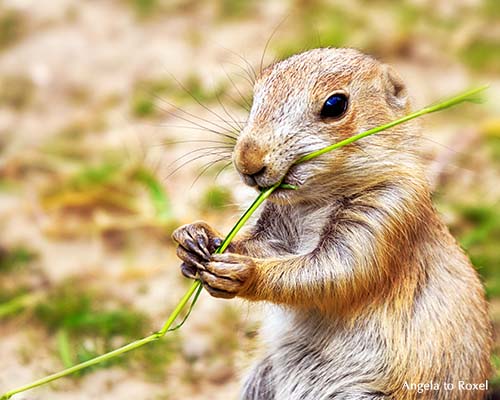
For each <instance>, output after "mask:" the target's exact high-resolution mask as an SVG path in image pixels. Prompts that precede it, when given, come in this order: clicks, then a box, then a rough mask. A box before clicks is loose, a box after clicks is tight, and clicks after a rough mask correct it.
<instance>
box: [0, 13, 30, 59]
mask: <svg viewBox="0 0 500 400" xmlns="http://www.w3.org/2000/svg"><path fill="white" fill-rule="evenodd" d="M26 30H27V23H26V17H25V16H24V15H23V14H22V13H21V12H19V11H17V10H13V9H8V8H4V7H1V3H0V50H3V49H5V48H7V47H9V46H12V45H13V44H15V43H17V42H18V41H19V40H21V39H22V38H23V37H24V35H25V34H26Z"/></svg>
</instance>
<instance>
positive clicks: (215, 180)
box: [214, 161, 233, 182]
mask: <svg viewBox="0 0 500 400" xmlns="http://www.w3.org/2000/svg"><path fill="white" fill-rule="evenodd" d="M232 163H233V162H232V161H229V162H228V163H227V164H225V165H224V166H223V167H222V168H221V169H220V170H219V172H217V174H216V175H215V178H214V182H217V178H218V177H219V175H220V174H221V172H222V171H224V170H225V169H226V168H227V167H229V166H230V165H231V164H232Z"/></svg>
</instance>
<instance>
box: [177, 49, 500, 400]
mask: <svg viewBox="0 0 500 400" xmlns="http://www.w3.org/2000/svg"><path fill="white" fill-rule="evenodd" d="M336 92H342V93H345V94H346V95H348V97H349V107H348V109H347V112H346V113H345V115H343V116H342V117H341V118H338V119H334V120H325V119H322V118H320V116H319V113H320V111H321V107H322V105H323V103H324V102H325V100H326V98H328V97H329V96H330V95H331V94H332V93H336ZM409 109H410V105H409V101H408V97H407V93H406V89H405V86H404V83H403V82H402V80H401V78H400V77H399V76H398V75H397V73H395V72H394V70H393V69H392V68H391V67H388V66H386V65H382V64H380V63H379V62H378V61H376V60H374V59H373V58H371V57H369V56H366V55H363V54H361V53H359V52H357V51H355V50H351V49H316V50H311V51H309V52H305V53H302V54H298V55H296V56H293V57H291V58H290V59H288V60H285V61H282V62H279V63H276V64H274V65H272V66H270V67H268V68H267V69H266V70H265V71H264V72H263V73H262V75H261V77H260V78H259V79H258V81H257V82H256V85H255V88H254V104H253V106H252V109H251V112H250V116H249V119H248V122H247V124H246V126H245V128H244V129H243V131H242V132H241V135H240V137H239V138H238V142H237V144H236V147H235V150H234V160H235V166H236V168H237V169H238V170H239V171H240V173H241V174H242V176H243V178H244V179H245V181H246V182H247V183H249V184H251V185H257V186H260V187H267V186H270V185H272V184H274V183H275V182H277V181H279V180H280V179H282V178H284V182H287V183H292V184H296V185H298V186H299V189H298V190H297V191H291V190H286V189H278V190H277V191H276V192H275V193H274V194H273V195H272V196H271V197H270V202H268V203H267V204H266V205H265V206H264V209H263V210H262V212H261V214H260V218H259V219H258V221H257V222H256V223H255V225H254V226H253V228H252V229H250V230H249V231H248V232H247V233H246V234H245V235H242V236H241V237H240V238H239V240H238V241H237V242H235V243H234V244H233V246H232V247H231V248H230V249H229V252H228V253H227V254H222V255H215V254H212V253H213V251H214V249H215V247H216V245H217V243H218V242H219V241H220V239H219V238H220V235H219V234H218V233H217V232H215V231H214V230H213V229H212V228H210V227H208V226H207V225H206V224H202V223H197V224H192V225H188V226H184V227H181V228H179V229H178V230H177V231H176V232H175V233H174V239H175V240H176V241H177V242H178V243H179V244H180V246H179V251H178V254H179V256H180V257H181V259H182V260H183V261H184V264H183V271H184V273H185V275H187V276H190V277H198V278H200V279H201V280H202V281H203V283H204V286H205V287H206V288H207V290H208V291H209V292H210V293H211V294H212V295H214V296H217V297H225V298H230V297H234V296H240V297H243V298H245V299H248V300H252V301H266V302H269V303H271V304H275V305H277V308H276V307H274V309H275V310H276V311H275V312H274V313H275V314H272V313H271V315H274V319H275V321H274V322H273V321H272V319H273V318H270V319H271V322H270V324H271V326H274V328H271V330H273V329H274V332H273V333H272V334H270V335H269V336H270V337H269V343H268V348H269V352H268V357H266V358H265V359H264V360H263V361H262V362H261V363H260V364H259V366H258V367H256V369H255V370H254V373H253V374H252V375H251V377H250V378H249V380H248V381H247V384H246V385H245V389H244V393H243V398H245V399H264V400H265V399H276V400H279V399H285V398H287V399H410V400H411V399H417V398H418V399H481V398H483V396H484V394H485V392H484V391H478V390H475V391H458V389H455V390H453V391H445V390H444V389H441V390H438V391H424V392H423V393H421V394H419V393H417V391H414V390H408V389H407V388H405V382H406V383H408V384H411V383H415V384H417V383H426V382H430V381H433V382H437V383H439V384H440V385H442V384H443V383H444V382H448V383H454V384H455V386H456V387H457V386H458V381H460V380H462V381H465V382H471V383H481V382H484V381H485V380H486V379H487V378H488V376H489V374H490V364H489V354H490V347H491V329H490V323H489V320H488V315H487V307H486V302H485V299H484V293H483V288H482V285H481V283H480V281H479V279H478V276H477V274H476V272H475V270H474V269H473V267H472V266H471V264H470V262H469V260H468V259H467V257H466V256H465V255H464V253H463V252H462V251H461V250H460V248H459V246H458V245H457V243H456V242H455V240H454V239H453V238H452V237H451V235H450V233H449V232H448V230H447V228H446V227H445V226H444V224H443V223H442V222H441V220H440V219H439V217H438V215H437V213H436V211H435V210H434V208H433V206H432V204H431V198H430V193H429V187H428V184H427V181H426V179H425V174H424V169H423V166H422V165H421V163H420V161H419V157H418V156H417V155H416V153H417V151H418V147H417V143H418V140H417V139H415V138H416V135H415V134H414V131H415V127H414V126H412V125H410V124H407V125H403V126H398V127H395V128H392V129H391V130H389V131H385V132H382V133H380V134H377V135H374V136H372V137H367V138H365V139H362V140H361V141H359V142H356V143H355V144H352V145H349V146H346V147H344V148H341V149H339V150H336V151H334V152H332V153H329V154H325V155H323V156H321V157H318V158H316V159H313V160H311V161H308V162H305V163H302V164H298V165H297V164H295V162H296V161H297V160H298V159H299V158H300V157H301V156H302V155H304V154H307V153H309V152H311V151H313V150H317V149H319V148H322V147H324V146H326V145H328V144H331V143H334V142H337V141H339V140H342V139H343V138H346V137H349V136H351V135H353V134H355V133H357V132H360V131H363V130H366V129H369V128H371V127H374V126H377V125H380V124H382V123H386V122H388V121H390V120H393V119H395V118H398V117H400V116H402V115H404V114H405V113H407V112H408V111H409ZM276 321H279V322H278V323H277V327H276V326H275V325H273V323H274V324H276ZM276 332H278V334H276Z"/></svg>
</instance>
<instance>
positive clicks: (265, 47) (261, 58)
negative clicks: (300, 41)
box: [259, 13, 290, 74]
mask: <svg viewBox="0 0 500 400" xmlns="http://www.w3.org/2000/svg"><path fill="white" fill-rule="evenodd" d="M289 16H290V13H288V14H287V15H285V17H284V18H283V19H282V20H281V21H280V22H279V24H278V25H276V28H274V29H273V31H272V32H271V36H269V39H267V41H266V45H265V46H264V51H263V52H262V56H261V57H260V66H259V71H260V73H261V74H262V66H263V64H264V57H265V56H266V52H267V48H268V47H269V44H270V43H271V40H272V39H273V37H274V35H275V34H276V32H277V31H278V29H279V28H280V27H281V25H283V23H284V22H285V21H286V20H287V19H288V17H289Z"/></svg>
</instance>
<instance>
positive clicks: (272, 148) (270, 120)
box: [233, 48, 410, 201]
mask: <svg viewBox="0 0 500 400" xmlns="http://www.w3.org/2000/svg"><path fill="white" fill-rule="evenodd" d="M409 107H410V106H409V100H408V95H407V91H406V87H405V85H404V83H403V81H402V80H401V78H400V77H399V75H398V74H397V73H396V72H395V71H394V70H393V69H392V68H391V67H389V66H388V65H385V64H382V63H380V62H379V61H377V60H375V59H374V58H372V57H370V56H367V55H365V54H362V53H360V52H359V51H357V50H353V49H334V48H321V49H314V50H310V51H306V52H304V53H300V54H297V55H294V56H292V57H290V58H288V59H286V60H284V61H280V62H277V63H275V64H273V65H271V66H269V67H267V68H266V69H265V70H264V71H263V72H262V74H261V75H260V77H259V78H258V79H257V81H256V83H255V86H254V97H253V104H252V108H251V110H250V115H249V117H248V120H247V123H246V125H245V127H244V128H243V130H242V131H241V133H240V135H239V137H238V141H237V143H236V146H235V149H234V153H233V160H234V164H235V166H236V169H237V170H238V172H239V173H240V174H241V176H242V177H243V179H244V181H245V182H246V183H247V184H248V185H250V186H255V187H258V188H263V187H269V186H272V185H273V184H275V183H276V182H278V181H279V180H281V179H283V182H285V183H290V184H295V185H298V186H300V189H299V190H297V191H289V190H278V191H276V192H275V195H274V199H275V200H277V199H280V198H286V199H287V201H292V199H294V198H295V199H305V198H307V197H309V196H310V195H311V194H312V191H314V192H315V193H314V195H315V196H317V194H318V193H317V190H319V189H320V186H321V190H324V189H327V190H329V191H331V190H332V187H336V188H337V189H338V190H342V191H345V190H347V189H346V187H347V188H350V190H354V188H355V185H356V183H358V184H359V183H361V182H362V181H363V180H364V177H366V176H367V174H372V173H377V174H384V173H387V171H385V170H384V168H380V164H382V165H386V166H387V162H385V163H384V159H385V161H387V160H386V156H387V153H386V152H385V151H381V149H384V148H392V149H398V150H401V151H402V150H404V149H403V148H402V146H403V143H406V142H405V141H404V140H403V135H398V134H393V135H392V136H390V133H385V132H384V134H381V135H380V136H379V137H377V135H374V136H373V137H371V138H369V139H368V138H366V139H363V141H360V142H357V143H355V144H352V145H349V146H348V147H345V148H342V149H339V150H335V151H334V152H331V153H327V154H325V155H323V156H320V157H318V158H317V159H314V160H311V161H308V162H306V163H302V164H299V165H294V163H295V162H296V161H297V160H298V159H299V158H300V157H301V156H303V155H304V154H307V153H309V152H311V151H314V150H318V149H320V148H323V147H325V146H328V145H330V144H332V143H335V142H337V141H340V140H342V139H344V138H347V137H349V136H352V135H354V134H356V133H359V132H361V131H364V130H367V129H370V128H372V127H375V126H377V125H380V124H383V123H386V122H389V121H391V120H393V119H396V118H398V117H401V116H403V115H404V114H406V113H407V112H408V111H409ZM388 132H392V133H395V131H394V130H391V131H388ZM370 146H371V147H370ZM377 146H378V149H377V148H376V147H377ZM377 150H378V153H377V152H376V151H377ZM367 157H370V160H369V159H368V158H367ZM377 165H378V166H377ZM327 182H329V183H331V185H330V184H327ZM285 192H288V193H285ZM290 192H293V193H290Z"/></svg>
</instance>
